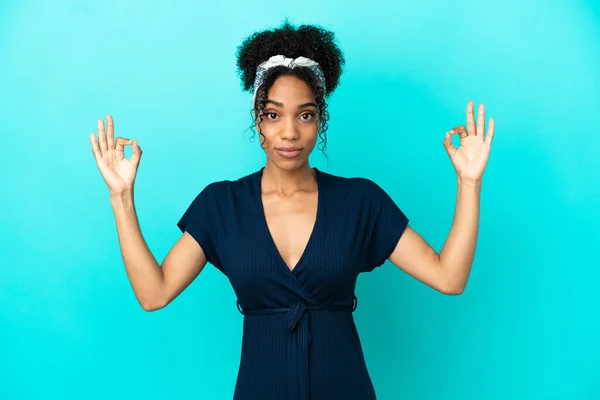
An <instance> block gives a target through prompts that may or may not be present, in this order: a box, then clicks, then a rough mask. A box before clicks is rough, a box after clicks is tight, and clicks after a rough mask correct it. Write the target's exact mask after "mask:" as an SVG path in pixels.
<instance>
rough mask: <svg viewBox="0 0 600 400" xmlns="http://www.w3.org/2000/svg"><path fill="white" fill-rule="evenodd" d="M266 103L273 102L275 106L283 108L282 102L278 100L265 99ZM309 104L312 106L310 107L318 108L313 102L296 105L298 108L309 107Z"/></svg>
mask: <svg viewBox="0 0 600 400" xmlns="http://www.w3.org/2000/svg"><path fill="white" fill-rule="evenodd" d="M267 103H271V104H275V105H276V106H277V107H281V108H284V107H283V103H280V102H278V101H275V100H267ZM309 106H312V107H315V108H318V106H317V105H316V104H315V103H304V104H300V105H298V108H304V107H309Z"/></svg>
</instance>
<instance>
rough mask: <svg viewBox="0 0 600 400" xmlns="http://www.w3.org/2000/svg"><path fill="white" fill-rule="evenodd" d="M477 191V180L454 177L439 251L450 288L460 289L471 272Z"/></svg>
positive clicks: (473, 253)
mask: <svg viewBox="0 0 600 400" xmlns="http://www.w3.org/2000/svg"><path fill="white" fill-rule="evenodd" d="M480 193H481V182H470V181H462V180H461V179H460V178H459V179H458V190H457V196H456V209H455V212H454V220H453V222H452V227H451V229H450V233H449V234H448V238H447V239H446V242H445V243H444V246H443V247H442V251H441V252H440V255H439V264H440V267H441V270H442V271H443V272H442V273H443V276H444V281H445V282H446V284H447V286H448V287H449V291H450V292H454V293H461V292H462V291H463V290H464V288H465V286H466V284H467V280H468V278H469V274H470V272H471V266H472V264H473V258H474V256H475V247H476V245H477V235H478V231H479V209H480Z"/></svg>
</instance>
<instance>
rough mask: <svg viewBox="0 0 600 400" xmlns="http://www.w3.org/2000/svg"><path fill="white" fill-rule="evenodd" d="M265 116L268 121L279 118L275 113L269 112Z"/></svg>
mask: <svg viewBox="0 0 600 400" xmlns="http://www.w3.org/2000/svg"><path fill="white" fill-rule="evenodd" d="M265 115H266V116H267V119H275V118H277V114H276V113H274V112H268V113H265Z"/></svg>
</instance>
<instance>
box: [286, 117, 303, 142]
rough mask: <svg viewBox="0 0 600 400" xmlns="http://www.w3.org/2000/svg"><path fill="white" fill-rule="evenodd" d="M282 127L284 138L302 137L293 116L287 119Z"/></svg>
mask: <svg viewBox="0 0 600 400" xmlns="http://www.w3.org/2000/svg"><path fill="white" fill-rule="evenodd" d="M281 128H282V129H281V138H282V139H287V140H294V139H298V138H299V137H300V135H299V132H298V127H297V126H296V121H295V120H294V119H293V118H288V119H286V120H285V122H284V123H283V124H282V127H281Z"/></svg>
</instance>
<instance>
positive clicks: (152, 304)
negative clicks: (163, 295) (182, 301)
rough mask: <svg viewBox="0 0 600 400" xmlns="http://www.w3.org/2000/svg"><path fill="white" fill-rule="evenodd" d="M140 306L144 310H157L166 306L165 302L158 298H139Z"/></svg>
mask: <svg viewBox="0 0 600 400" xmlns="http://www.w3.org/2000/svg"><path fill="white" fill-rule="evenodd" d="M138 302H139V303H140V306H141V307H142V309H143V310H144V311H146V312H152V311H158V310H161V309H163V308H165V307H166V306H167V303H166V302H164V301H162V300H159V299H149V300H139V301H138Z"/></svg>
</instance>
